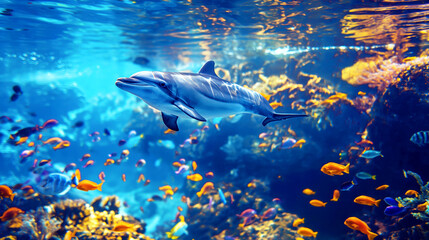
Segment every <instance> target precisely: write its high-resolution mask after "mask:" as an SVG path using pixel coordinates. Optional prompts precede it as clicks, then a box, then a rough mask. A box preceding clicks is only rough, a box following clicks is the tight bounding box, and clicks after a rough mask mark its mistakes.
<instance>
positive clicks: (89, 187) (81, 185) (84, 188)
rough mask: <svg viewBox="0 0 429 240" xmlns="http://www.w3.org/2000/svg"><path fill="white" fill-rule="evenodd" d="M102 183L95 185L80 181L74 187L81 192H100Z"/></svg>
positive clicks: (87, 181)
mask: <svg viewBox="0 0 429 240" xmlns="http://www.w3.org/2000/svg"><path fill="white" fill-rule="evenodd" d="M103 183H104V182H101V183H100V184H97V183H95V182H92V181H89V180H82V181H80V182H79V184H78V185H77V186H76V188H77V189H79V190H82V191H85V192H87V191H90V190H98V191H100V192H101V186H103Z"/></svg>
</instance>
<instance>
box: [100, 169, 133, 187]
mask: <svg viewBox="0 0 429 240" xmlns="http://www.w3.org/2000/svg"><path fill="white" fill-rule="evenodd" d="M122 181H124V182H126V181H127V178H126V176H125V173H124V174H122ZM100 191H101V190H100Z"/></svg>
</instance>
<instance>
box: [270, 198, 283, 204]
mask: <svg viewBox="0 0 429 240" xmlns="http://www.w3.org/2000/svg"><path fill="white" fill-rule="evenodd" d="M271 201H272V202H273V203H275V204H280V203H281V202H282V201H281V200H280V198H273V200H271Z"/></svg>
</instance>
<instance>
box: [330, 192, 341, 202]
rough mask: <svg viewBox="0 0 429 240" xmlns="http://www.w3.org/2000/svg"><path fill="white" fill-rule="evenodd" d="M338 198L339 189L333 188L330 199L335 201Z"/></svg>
mask: <svg viewBox="0 0 429 240" xmlns="http://www.w3.org/2000/svg"><path fill="white" fill-rule="evenodd" d="M339 198H340V191H338V190H337V189H335V190H334V194H333V196H332V199H331V201H334V202H336V201H338V199H339Z"/></svg>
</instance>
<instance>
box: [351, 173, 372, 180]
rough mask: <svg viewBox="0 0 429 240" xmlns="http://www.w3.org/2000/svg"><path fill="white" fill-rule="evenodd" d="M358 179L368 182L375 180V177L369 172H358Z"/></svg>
mask: <svg viewBox="0 0 429 240" xmlns="http://www.w3.org/2000/svg"><path fill="white" fill-rule="evenodd" d="M356 177H358V178H360V179H363V180H368V179H372V180H375V175H371V174H369V173H367V172H358V173H356Z"/></svg>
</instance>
